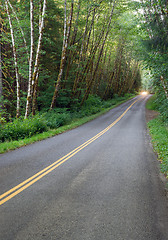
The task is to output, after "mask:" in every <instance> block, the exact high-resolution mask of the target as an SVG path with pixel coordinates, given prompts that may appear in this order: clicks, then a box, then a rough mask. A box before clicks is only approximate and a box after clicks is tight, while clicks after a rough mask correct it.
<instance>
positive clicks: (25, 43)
mask: <svg viewBox="0 0 168 240" xmlns="http://www.w3.org/2000/svg"><path fill="white" fill-rule="evenodd" d="M7 2H8V4H9V6H10V8H11V9H12V12H13V13H14V16H15V18H16V20H17V22H18V25H19V28H20V31H21V33H22V37H23V41H24V45H25V48H26V54H27V57H28V59H29V53H28V47H27V42H26V39H25V35H24V32H23V29H22V27H21V24H20V21H19V19H18V17H17V14H16V12H15V10H14V8H13V6H12V5H11V3H10V1H9V0H7Z"/></svg>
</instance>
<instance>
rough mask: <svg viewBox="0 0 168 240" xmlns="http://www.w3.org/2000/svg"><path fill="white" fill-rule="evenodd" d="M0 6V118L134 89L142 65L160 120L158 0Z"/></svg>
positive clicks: (163, 59)
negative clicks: (148, 74)
mask: <svg viewBox="0 0 168 240" xmlns="http://www.w3.org/2000/svg"><path fill="white" fill-rule="evenodd" d="M0 8H1V18H0V26H1V39H0V57H1V65H0V97H1V105H2V111H1V113H0V114H1V117H2V116H3V117H5V118H6V119H7V120H9V119H10V117H12V118H13V117H15V116H17V117H19V116H20V115H22V116H25V118H27V117H28V115H29V114H30V113H32V114H33V115H35V113H36V111H37V110H38V111H40V110H42V109H47V110H48V109H50V110H52V109H53V108H55V107H61V108H68V109H70V108H72V107H74V106H81V105H83V103H84V102H85V101H86V100H87V99H88V97H89V95H97V96H99V97H100V98H101V99H105V100H106V99H109V98H113V97H114V96H115V95H116V94H117V95H119V96H122V95H124V94H125V93H129V92H134V91H138V90H139V89H140V86H141V70H142V67H144V66H145V64H146V67H147V68H149V69H150V70H151V71H152V74H153V79H154V81H153V84H154V86H155V88H156V90H157V92H158V99H159V101H160V100H161V101H162V103H164V104H162V109H161V110H162V111H163V115H165V117H167V115H166V113H165V111H164V110H163V109H165V106H166V104H167V98H168V95H167V91H168V84H167V82H168V78H167V76H168V74H167V69H168V66H167V65H168V61H167V48H168V46H167V42H168V34H167V29H168V22H167V21H168V20H167V19H168V18H167V14H168V7H167V1H166V0H165V1H159V0H153V1H149V0H147V1H144V0H142V1H131V0H127V1H126V0H119V1H115V0H103V1H102V0H96V1H89V0H85V1H81V0H65V1H64V3H63V1H55V0H48V1H46V0H44V1H42V0H39V1H35V0H34V1H33V0H30V1H16V0H15V1H14V0H2V3H1V5H0Z"/></svg>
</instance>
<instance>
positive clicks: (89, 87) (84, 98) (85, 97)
mask: <svg viewBox="0 0 168 240" xmlns="http://www.w3.org/2000/svg"><path fill="white" fill-rule="evenodd" d="M114 7H115V1H114V2H113V6H112V9H111V13H110V18H109V22H108V26H107V31H106V34H105V37H104V40H103V44H102V47H101V50H100V53H99V57H98V60H97V64H96V67H95V70H94V73H93V75H92V78H91V80H90V81H89V84H88V87H87V89H86V92H85V95H84V97H83V99H82V101H81V105H83V103H84V101H85V100H86V99H87V98H88V96H89V93H90V90H91V86H92V83H93V81H94V79H95V75H96V72H97V69H98V66H99V62H100V59H101V57H102V53H103V50H104V45H105V42H106V40H107V36H108V34H109V31H110V25H111V20H112V16H113V12H114Z"/></svg>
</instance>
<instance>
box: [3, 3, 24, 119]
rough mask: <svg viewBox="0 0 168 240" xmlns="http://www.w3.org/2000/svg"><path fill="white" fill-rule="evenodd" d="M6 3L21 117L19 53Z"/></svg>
mask: <svg viewBox="0 0 168 240" xmlns="http://www.w3.org/2000/svg"><path fill="white" fill-rule="evenodd" d="M5 5H6V11H7V15H8V20H9V26H10V33H11V39H12V48H13V57H14V63H15V74H16V87H17V107H16V117H19V115H20V82H19V71H18V64H17V54H16V47H15V39H14V32H13V26H12V21H11V17H10V13H9V8H8V2H7V0H5Z"/></svg>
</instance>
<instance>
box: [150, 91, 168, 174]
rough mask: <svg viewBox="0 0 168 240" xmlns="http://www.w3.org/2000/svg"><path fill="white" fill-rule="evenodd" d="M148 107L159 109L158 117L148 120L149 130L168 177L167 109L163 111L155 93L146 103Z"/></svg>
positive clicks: (163, 170) (163, 169) (161, 164)
mask: <svg viewBox="0 0 168 240" xmlns="http://www.w3.org/2000/svg"><path fill="white" fill-rule="evenodd" d="M146 107H147V109H149V110H155V111H159V112H160V114H159V116H158V117H157V118H155V119H153V120H151V121H149V122H148V127H149V131H150V134H151V137H152V143H153V147H154V150H155V151H156V152H157V154H158V159H159V161H160V166H161V172H162V173H163V174H164V175H165V176H166V177H167V178H168V118H167V114H166V111H167V109H165V112H163V109H162V105H161V103H160V102H159V101H158V98H157V96H156V95H153V96H152V97H151V98H150V99H149V101H148V102H147V105H146Z"/></svg>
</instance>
